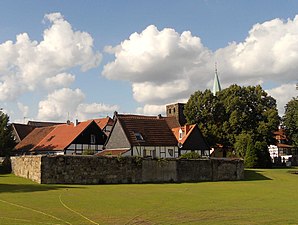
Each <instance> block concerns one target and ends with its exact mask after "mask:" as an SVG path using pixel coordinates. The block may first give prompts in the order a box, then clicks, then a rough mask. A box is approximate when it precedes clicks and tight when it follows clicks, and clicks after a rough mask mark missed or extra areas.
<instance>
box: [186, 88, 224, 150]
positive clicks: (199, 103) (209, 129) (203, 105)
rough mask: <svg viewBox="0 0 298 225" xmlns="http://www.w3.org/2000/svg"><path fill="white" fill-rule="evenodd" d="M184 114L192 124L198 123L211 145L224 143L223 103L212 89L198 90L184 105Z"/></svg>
mask: <svg viewBox="0 0 298 225" xmlns="http://www.w3.org/2000/svg"><path fill="white" fill-rule="evenodd" d="M184 115H185V117H186V120H187V122H188V123H190V124H194V123H197V124H198V126H199V128H200V130H201V132H202V134H203V136H204V137H205V138H206V140H207V142H208V143H209V144H210V145H215V144H216V143H223V142H225V140H224V135H223V131H222V127H223V122H224V121H225V120H226V115H225V110H224V107H223V104H222V103H221V102H220V101H219V99H218V98H217V97H216V96H213V94H212V92H211V91H210V90H205V91H204V92H201V91H196V92H195V93H194V94H193V95H191V97H190V98H189V100H188V102H187V104H186V105H185V107H184Z"/></svg>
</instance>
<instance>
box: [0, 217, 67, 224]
mask: <svg viewBox="0 0 298 225" xmlns="http://www.w3.org/2000/svg"><path fill="white" fill-rule="evenodd" d="M0 219H7V220H16V221H22V222H30V223H32V222H33V221H32V220H27V219H18V218H13V217H5V216H0ZM34 223H40V224H50V225H61V224H60V223H55V224H53V223H44V222H35V221H34Z"/></svg>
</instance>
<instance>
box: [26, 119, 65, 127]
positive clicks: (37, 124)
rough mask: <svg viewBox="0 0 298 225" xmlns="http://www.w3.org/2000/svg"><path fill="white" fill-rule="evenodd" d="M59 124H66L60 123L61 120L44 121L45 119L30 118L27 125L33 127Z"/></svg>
mask: <svg viewBox="0 0 298 225" xmlns="http://www.w3.org/2000/svg"><path fill="white" fill-rule="evenodd" d="M59 124H65V123H59V122H44V121H31V120H29V121H28V123H27V125H29V126H33V127H49V126H55V125H59Z"/></svg>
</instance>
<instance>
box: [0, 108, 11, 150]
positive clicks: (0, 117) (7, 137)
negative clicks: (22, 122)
mask: <svg viewBox="0 0 298 225" xmlns="http://www.w3.org/2000/svg"><path fill="white" fill-rule="evenodd" d="M8 122H9V117H8V115H7V114H5V113H3V112H2V111H0V156H8V155H10V152H11V150H12V149H13V147H14V146H15V141H14V138H13V136H12V130H11V126H10V125H9V123H8Z"/></svg>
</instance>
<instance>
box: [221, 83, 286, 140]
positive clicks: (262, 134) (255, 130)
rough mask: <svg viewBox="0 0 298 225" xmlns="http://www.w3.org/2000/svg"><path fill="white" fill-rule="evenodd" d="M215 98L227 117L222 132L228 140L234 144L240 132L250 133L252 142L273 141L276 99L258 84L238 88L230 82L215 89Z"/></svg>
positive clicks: (275, 126) (277, 118)
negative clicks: (219, 88) (226, 85)
mask: <svg viewBox="0 0 298 225" xmlns="http://www.w3.org/2000/svg"><path fill="white" fill-rule="evenodd" d="M218 97H219V99H220V101H221V102H222V103H223V104H224V107H225V109H226V114H227V116H228V120H227V121H226V122H225V123H224V132H225V133H226V134H227V136H228V139H229V142H230V143H235V139H236V137H237V136H238V135H239V134H241V133H242V132H246V133H251V134H252V138H253V140H254V141H265V142H266V143H268V144H270V143H274V139H273V132H274V131H276V129H277V127H278V125H279V120H280V119H279V116H278V111H277V107H276V100H275V99H274V98H272V97H271V96H268V94H267V93H266V92H265V91H264V90H263V89H262V87H261V86H260V85H257V86H248V87H240V86H238V85H235V84H234V85H231V86H230V87H229V88H226V89H224V90H222V91H221V92H219V96H218Z"/></svg>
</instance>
